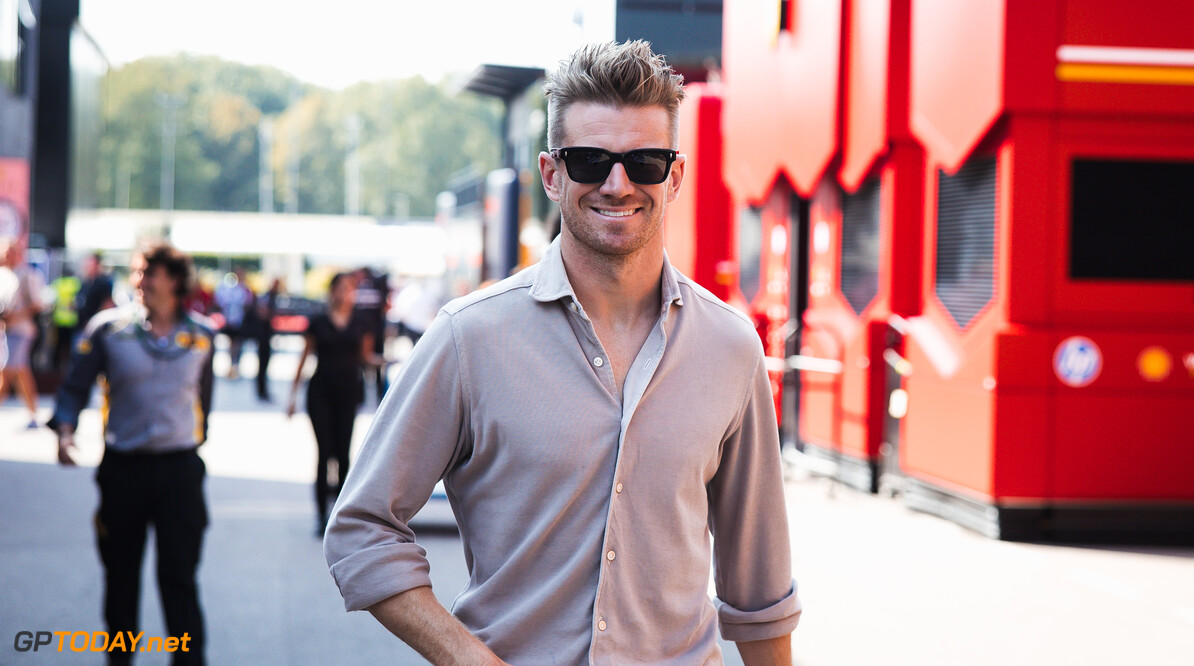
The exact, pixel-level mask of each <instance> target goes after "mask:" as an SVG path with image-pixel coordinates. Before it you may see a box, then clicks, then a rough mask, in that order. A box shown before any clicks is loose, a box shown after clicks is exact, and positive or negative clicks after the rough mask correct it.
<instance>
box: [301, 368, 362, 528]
mask: <svg viewBox="0 0 1194 666" xmlns="http://www.w3.org/2000/svg"><path fill="white" fill-rule="evenodd" d="M356 393H357V392H356V391H342V392H334V391H331V390H326V389H325V390H321V389H318V388H312V387H308V389H307V415H308V416H310V417H311V428H312V429H314V430H315V443H316V445H317V446H318V447H319V462H318V463H317V466H316V468H315V508H316V510H317V511H318V512H319V520H320V522H325V521H326V520H327V515H328V508H329V507H328V504H329V501H330V500H334V499H335V498H337V497H339V496H340V489H341V488H342V487H344V477H345V475H347V474H348V447H349V445H350V444H352V426H353V422H354V421H355V420H356V416H357V405H358V404H359V402H358V400H357V395H356ZM333 458H334V459H335V460H336V466H337V472H336V486H335V489H334V490H333V489H332V487H331V484H330V483H328V461H330V460H332V459H333Z"/></svg>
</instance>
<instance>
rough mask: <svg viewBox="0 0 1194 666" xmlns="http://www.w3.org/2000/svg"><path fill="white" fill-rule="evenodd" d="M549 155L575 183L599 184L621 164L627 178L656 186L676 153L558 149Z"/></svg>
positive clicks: (664, 177) (661, 149)
mask: <svg viewBox="0 0 1194 666" xmlns="http://www.w3.org/2000/svg"><path fill="white" fill-rule="evenodd" d="M551 156H552V157H556V158H560V159H562V160H564V166H565V167H566V168H567V169H568V177H569V178H571V179H572V180H573V181H574V182H577V183H600V182H604V181H605V179H606V178H608V177H609V172H610V171H613V168H614V165H615V164H617V163H619V162H621V164H622V168H624V169H626V177H627V178H629V179H630V181H631V182H633V183H638V184H639V185H658V184H659V183H662V182H663V181H665V180H667V175H668V173H670V172H671V170H672V162H675V161H676V151H674V150H668V149H667V148H641V149H639V150H632V151H630V152H626V153H611V152H609V151H608V150H605V149H603V148H577V147H574V148H557V149H555V150H553V151H551Z"/></svg>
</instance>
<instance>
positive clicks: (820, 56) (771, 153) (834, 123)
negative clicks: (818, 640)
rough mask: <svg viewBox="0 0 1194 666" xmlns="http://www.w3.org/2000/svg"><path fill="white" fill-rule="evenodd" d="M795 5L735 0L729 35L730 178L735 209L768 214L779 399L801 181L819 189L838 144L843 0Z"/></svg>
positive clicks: (754, 312) (762, 330)
mask: <svg viewBox="0 0 1194 666" xmlns="http://www.w3.org/2000/svg"><path fill="white" fill-rule="evenodd" d="M790 7H791V8H792V11H793V15H792V16H790V17H788V18H789V20H788V21H787V23H786V24H785V25H780V11H779V3H760V2H756V1H755V0H727V2H726V3H725V28H724V42H723V44H724V46H723V54H724V56H723V64H724V67H723V73H724V76H725V89H726V98H725V100H726V101H725V106H724V111H723V113H724V121H723V130H724V137H725V158H724V169H725V179H726V183H727V185H728V186H729V189H730V192H731V196H732V199H733V206H734V209H735V210H736V211H738V212H739V213H741V212H742V211H744V210H746V209H748V208H754V209H757V211H758V215H759V216H760V218H761V220H760V226H761V229H760V234H761V239H762V248H761V249H762V253H761V256H760V262H759V263H760V265H759V290H758V292H757V293H756V294H753V295H752V296H753V298H751V299H750V302H749V311H750V315H751V316H752V318H753V319H754V320H755V322H756V325H757V327H758V329H759V335H760V338H761V339H762V341H763V347H764V350H765V351H766V353H767V355H768V356H769V357H770V358H771V359H772V360H771V362H770V365H769V374H770V377H771V383H772V389H773V391H774V392H775V396H776V406H777V408H778V406H779V405H780V391H781V387H782V382H783V374H784V367H785V366H784V356H785V353H784V351H785V350H784V346H785V339H786V335H787V334H788V332H789V330H790V327H789V326H788V320H789V316H790V314H789V308H788V285H789V282H790V280H791V276H790V275H789V274H788V273H789V271H788V267H789V256H788V248H789V245H790V244H789V242H788V241H789V238H790V236H789V234H790V233H791V230H792V228H791V226H792V225H791V219H790V217H791V210H792V205H791V203H792V202H791V196H792V194H793V193H792V188H795V191H796V193H797V194H799V195H800V196H804V197H809V196H811V194H812V191H813V189H814V188H815V187H817V184H818V183H819V182H820V180H821V178H822V176H823V174H824V173H825V171H826V169H827V167H828V165H829V164H830V162H831V160H832V159H833V158H834V156H835V155H836V153H837V150H838V127H839V125H838V95H839V66H840V60H841V53H840V37H841V13H842V5H841V3H840V2H802V3H791V4H790ZM789 185H790V186H791V187H789ZM780 416H781V419H782V418H783V416H784V415H782V414H781V415H780Z"/></svg>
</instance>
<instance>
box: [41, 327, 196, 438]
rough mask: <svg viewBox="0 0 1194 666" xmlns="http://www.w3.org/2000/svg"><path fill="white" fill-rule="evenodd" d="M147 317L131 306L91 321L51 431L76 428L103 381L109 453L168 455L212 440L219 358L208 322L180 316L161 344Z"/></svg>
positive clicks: (60, 394) (77, 349)
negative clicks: (216, 359) (209, 430)
mask: <svg viewBox="0 0 1194 666" xmlns="http://www.w3.org/2000/svg"><path fill="white" fill-rule="evenodd" d="M145 318H146V312H145V308H143V307H141V306H136V305H130V306H126V307H123V308H113V309H110V310H105V311H103V312H100V313H99V314H97V315H95V317H93V318H92V319H91V322H90V323H89V324H88V325H87V328H86V329H85V330H84V331H83V334H82V335H81V336H80V337H79V340H78V341H77V342H76V343H75V349H74V352H73V353H72V354H71V362H70V372H69V373H68V374H67V376H66V379H65V381H63V383H62V387H61V388H60V389H59V390H58V399H57V404H56V405H55V408H54V416H53V418H51V419H50V422H49V423H48V424H47V425H49V427H51V428H55V429H56V428H57V427H58V426H59V425H61V424H68V425H70V426H72V427H73V426H76V425H77V424H78V421H79V412H81V411H82V410H83V408H84V407H86V406H87V402H88V401H89V400H90V397H91V387H92V386H94V385H95V383H96V379H97V378H98V377H99V376H101V375H102V376H103V378H104V379H103V381H102V382H100V384H101V386H102V387H103V412H104V444H105V445H106V446H107V447H108V448H110V449H113V450H115V451H120V452H123V453H130V452H136V453H169V452H171V451H179V450H183V449H192V448H195V447H196V446H198V445H200V444H202V443H203V441H204V440H206V439H207V416H208V414H210V413H211V396H212V355H213V354H214V353H215V345H214V342H213V341H214V339H215V333H214V332H213V329H212V327H211V323H210V321H208V320H207V319H206V318H205V317H201V316H200V315H197V314H195V313H193V312H188V313H183V314H182V315H181V317H180V319H179V322H178V324H177V325H176V326H175V328H174V330H173V331H172V332H171V333H170V335H168V336H166V337H164V338H161V339H157V338H155V337H154V336H153V335H151V334H150V332H149V323H148V322H147V321H146V320H145Z"/></svg>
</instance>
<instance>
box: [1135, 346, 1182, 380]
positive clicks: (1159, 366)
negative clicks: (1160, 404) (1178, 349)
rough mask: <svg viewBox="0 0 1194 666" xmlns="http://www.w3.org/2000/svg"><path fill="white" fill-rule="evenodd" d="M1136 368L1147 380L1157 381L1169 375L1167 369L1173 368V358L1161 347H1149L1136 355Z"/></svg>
mask: <svg viewBox="0 0 1194 666" xmlns="http://www.w3.org/2000/svg"><path fill="white" fill-rule="evenodd" d="M1136 369H1137V370H1139V371H1140V376H1141V377H1144V378H1145V379H1147V380H1148V381H1150V382H1159V381H1161V380H1163V379H1165V378H1166V377H1168V376H1169V371H1170V370H1172V369H1173V358H1172V357H1171V356H1170V355H1169V352H1167V351H1165V349H1164V348H1163V347H1149V348H1148V349H1145V350H1144V351H1142V352H1140V356H1138V357H1136Z"/></svg>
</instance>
